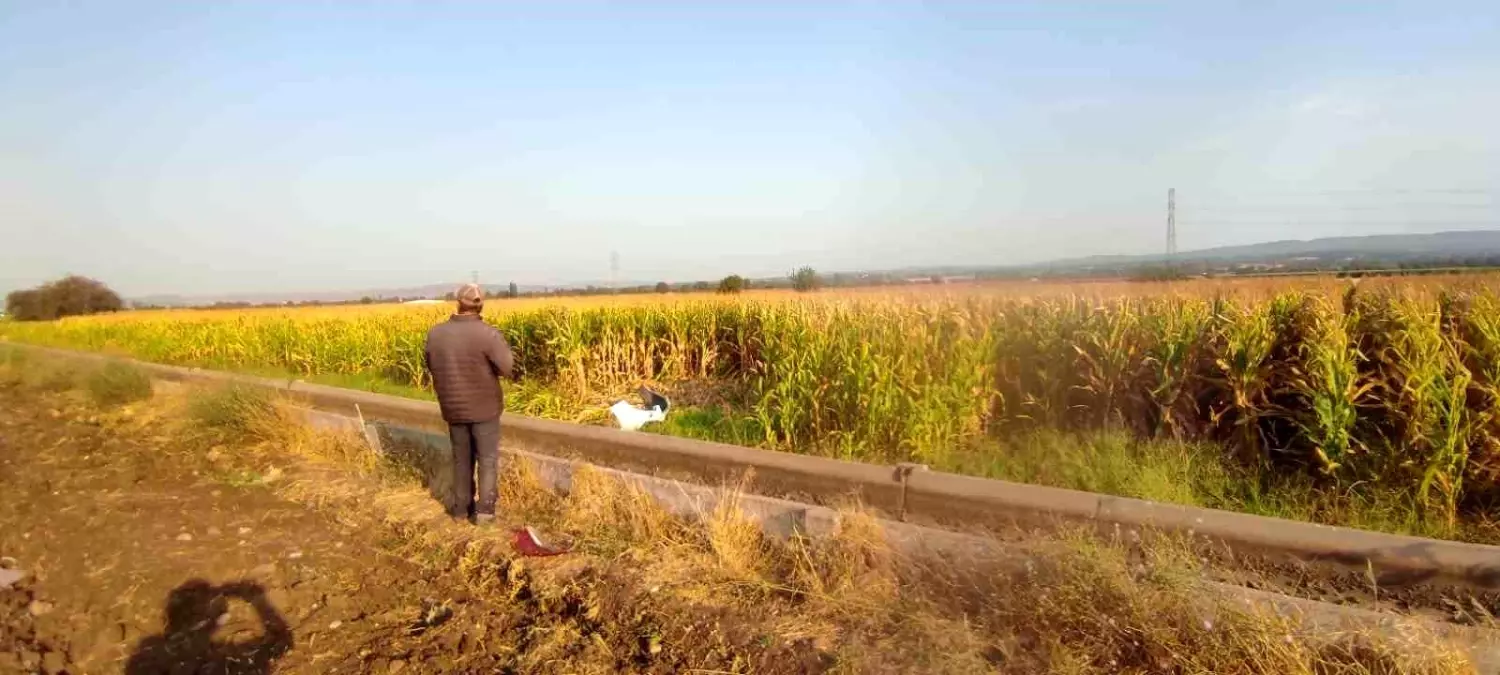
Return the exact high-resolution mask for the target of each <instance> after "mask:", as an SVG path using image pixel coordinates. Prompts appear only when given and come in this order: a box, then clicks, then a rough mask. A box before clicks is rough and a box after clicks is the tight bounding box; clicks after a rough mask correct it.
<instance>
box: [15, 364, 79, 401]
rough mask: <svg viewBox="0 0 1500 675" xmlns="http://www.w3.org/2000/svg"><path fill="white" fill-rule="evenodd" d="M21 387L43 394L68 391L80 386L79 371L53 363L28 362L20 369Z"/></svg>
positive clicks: (71, 366) (67, 365) (72, 367)
mask: <svg viewBox="0 0 1500 675" xmlns="http://www.w3.org/2000/svg"><path fill="white" fill-rule="evenodd" d="M20 372H21V378H20V381H21V386H22V387H25V388H27V389H31V390H33V391H37V392H42V393H57V392H62V391H68V390H69V389H73V388H75V387H77V386H78V369H77V368H76V367H74V366H73V365H71V364H63V363H57V362H53V361H41V362H37V361H28V362H27V363H26V365H24V366H22V367H21V368H20Z"/></svg>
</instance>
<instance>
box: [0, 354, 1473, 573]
mask: <svg viewBox="0 0 1500 675" xmlns="http://www.w3.org/2000/svg"><path fill="white" fill-rule="evenodd" d="M7 344H15V343H7ZM16 346H23V347H24V345H16ZM26 348H27V349H30V350H34V351H39V352H45V353H49V354H55V355H58V356H62V357H68V358H82V359H88V360H92V361H103V360H107V359H108V357H102V356H99V355H96V354H83V353H80V352H71V351H65V350H56V349H49V348H38V347H26ZM133 363H136V364H137V365H139V366H140V367H142V368H145V369H147V370H148V371H149V372H151V373H152V374H153V375H156V376H159V377H163V378H165V379H172V380H178V381H187V382H201V383H209V384H215V383H219V384H236V385H245V386H257V387H264V388H268V389H275V390H278V391H283V392H286V393H287V394H289V395H291V396H292V397H294V398H296V399H300V400H301V401H302V402H303V403H304V404H306V405H308V406H310V407H313V408H316V409H319V410H324V411H327V412H333V413H336V414H340V415H345V416H356V417H360V418H362V419H364V420H367V421H383V422H389V423H391V424H394V425H398V426H401V427H406V428H411V429H423V430H429V431H440V430H442V429H443V428H444V426H443V423H442V419H441V417H440V415H439V414H438V409H437V405H436V404H435V403H431V402H427V401H417V400H411V399H405V398H400V397H396V396H386V395H382V394H374V393H369V392H362V391H353V390H348V389H339V388H336V387H328V386H323V385H316V384H310V383H306V382H301V381H282V380H273V379H268V378H259V377H252V376H247V375H238V374H232V373H222V372H215V371H207V370H201V369H194V368H178V367H173V366H162V365H155V364H145V363H140V362H133ZM503 426H504V431H503V434H502V438H503V442H504V443H505V445H506V446H507V448H510V449H513V450H522V449H524V450H527V451H536V452H540V453H544V454H549V455H554V456H559V457H564V458H568V459H573V460H579V461H584V462H588V463H591V464H597V465H602V466H608V467H613V468H616V469H622V470H625V471H629V472H632V473H640V474H651V475H658V476H666V477H672V478H681V479H685V480H690V481H695V482H698V483H702V484H708V485H718V484H723V483H725V482H738V481H739V480H740V478H741V477H742V476H744V475H745V474H746V473H747V472H749V473H750V474H752V475H753V481H752V482H750V483H748V487H749V489H750V490H751V491H754V492H757V493H760V494H771V495H777V496H782V497H787V498H789V499H794V500H796V501H797V502H805V503H810V504H818V505H824V506H826V505H829V504H833V503H836V502H838V501H840V500H841V499H846V498H855V499H858V500H860V501H862V502H863V503H864V504H866V505H869V506H871V507H874V508H875V509H876V510H878V511H880V512H882V513H884V514H886V515H888V516H890V517H892V518H893V519H895V520H908V521H912V522H917V523H922V524H930V525H941V526H948V527H958V528H969V527H975V526H1003V525H1008V524H1017V523H1021V524H1036V523H1048V522H1051V521H1056V520H1059V519H1063V520H1071V521H1078V522H1090V523H1095V524H1098V525H1100V526H1101V527H1105V528H1110V529H1113V528H1115V527H1125V528H1148V527H1149V528H1156V529H1162V530H1169V531H1175V532H1185V533H1192V534H1193V535H1195V536H1201V537H1205V538H1207V539H1210V540H1213V541H1218V542H1223V543H1225V544H1228V545H1229V546H1231V547H1233V548H1236V549H1239V550H1253V551H1256V552H1263V553H1272V554H1282V555H1287V556H1292V557H1295V558H1298V559H1301V560H1307V561H1314V562H1321V563H1326V564H1330V565H1337V566H1341V567H1346V568H1349V569H1353V570H1358V571H1360V572H1369V571H1373V572H1374V573H1375V575H1376V579H1377V581H1378V582H1379V583H1380V584H1381V585H1383V586H1399V585H1404V584H1411V583H1418V582H1439V583H1450V584H1461V585H1466V586H1471V587H1475V588H1480V589H1486V590H1500V547H1495V546H1483V545H1478V544H1466V543H1461V542H1451V541H1440V540H1432V539H1421V538H1417V537H1403V536H1397V535H1389V534H1381V533H1376V532H1366V531H1362V530H1354V529H1350V528H1342V527H1329V526H1324V525H1315V524H1311V523H1304V522H1298V521H1290V520H1281V519H1275V518H1264V517H1259V516H1251V515H1246V514H1239V513H1230V512H1226V511H1216V510H1211V509H1201V508H1192V507H1184V506H1175V505H1169V504H1157V503H1153V502H1147V501H1142V500H1138V499H1127V498H1122V497H1113V496H1108V495H1099V494H1093V493H1086V492H1078V491H1074V490H1063V489H1058V488H1049V487H1042V486H1036V485H1024V484H1017V483H1009V482H1005V481H996V480H988V479H983V478H976V477H972V476H959V475H954V474H948V473H942V472H936V471H927V470H923V469H920V468H918V467H913V466H911V465H903V466H898V467H890V466H879V465H874V464H864V463H857V462H844V461H838V460H832V459H826V458H820V457H811V456H806V455H796V454H791V453H783V452H773V451H769V450H759V449H755V448H746V447H740V446H733V445H725V444H721V443H707V442H703V441H695V440H689V439H683V438H673V437H667V436H659V435H655V434H648V433H639V432H636V433H631V432H624V431H620V430H618V429H611V428H605V427H591V426H582V425H576V424H567V423H563V422H555V421H551V420H541V419H534V418H527V417H521V416H516V415H506V416H505V421H504V425H503Z"/></svg>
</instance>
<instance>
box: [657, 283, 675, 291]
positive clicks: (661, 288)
mask: <svg viewBox="0 0 1500 675" xmlns="http://www.w3.org/2000/svg"><path fill="white" fill-rule="evenodd" d="M656 292H657V293H671V292H672V287H671V286H670V285H669V284H667V282H665V281H658V282H656Z"/></svg>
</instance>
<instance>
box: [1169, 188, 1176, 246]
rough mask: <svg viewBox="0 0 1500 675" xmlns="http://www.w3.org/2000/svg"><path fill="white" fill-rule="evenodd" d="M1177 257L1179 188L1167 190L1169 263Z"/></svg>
mask: <svg viewBox="0 0 1500 675" xmlns="http://www.w3.org/2000/svg"><path fill="white" fill-rule="evenodd" d="M1175 257H1177V188H1167V262H1172V259H1173V258H1175Z"/></svg>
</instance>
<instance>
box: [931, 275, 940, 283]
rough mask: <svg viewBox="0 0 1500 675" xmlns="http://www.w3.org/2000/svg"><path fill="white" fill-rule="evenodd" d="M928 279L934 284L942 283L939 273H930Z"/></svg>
mask: <svg viewBox="0 0 1500 675" xmlns="http://www.w3.org/2000/svg"><path fill="white" fill-rule="evenodd" d="M929 281H931V282H932V283H934V284H940V283H943V275H941V274H934V275H932V278H931V279H929Z"/></svg>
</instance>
